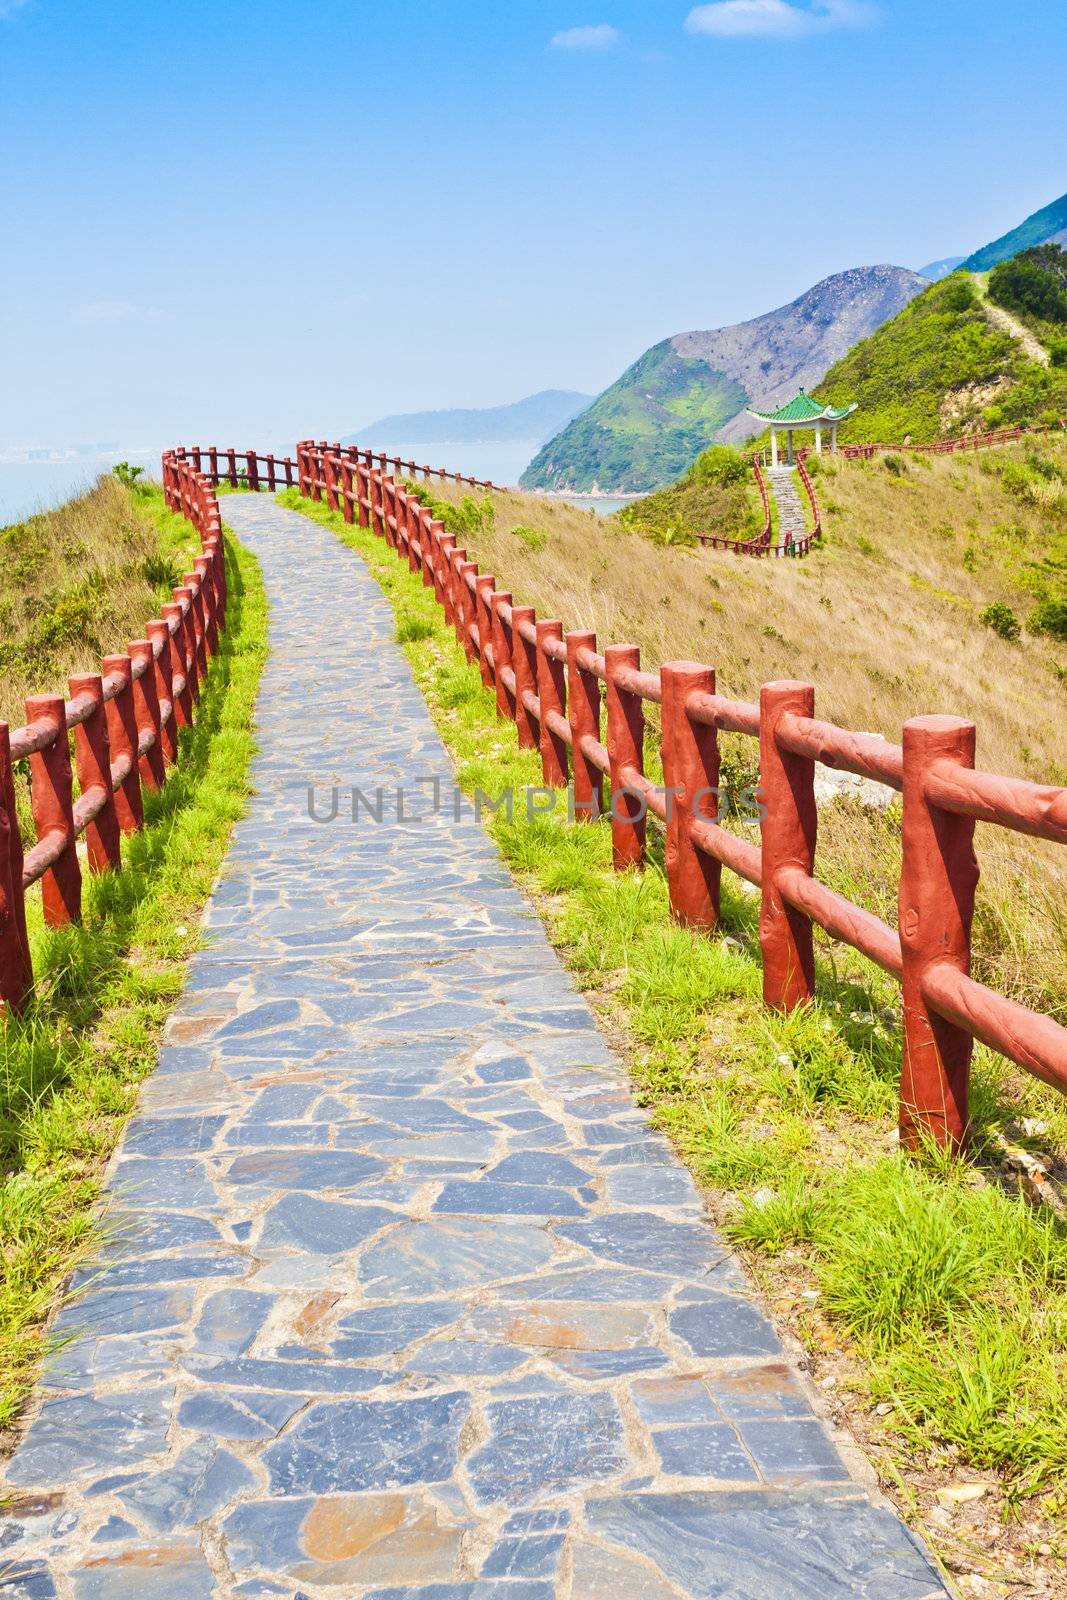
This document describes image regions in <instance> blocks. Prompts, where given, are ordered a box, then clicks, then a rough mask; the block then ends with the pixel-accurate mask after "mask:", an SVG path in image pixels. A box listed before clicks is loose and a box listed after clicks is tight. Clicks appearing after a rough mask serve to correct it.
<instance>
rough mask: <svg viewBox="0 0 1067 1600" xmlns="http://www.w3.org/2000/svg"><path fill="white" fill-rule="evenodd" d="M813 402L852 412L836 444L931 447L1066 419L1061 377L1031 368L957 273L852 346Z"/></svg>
mask: <svg viewBox="0 0 1067 1600" xmlns="http://www.w3.org/2000/svg"><path fill="white" fill-rule="evenodd" d="M815 393H816V395H817V397H818V399H820V400H825V401H828V402H831V403H833V404H836V405H845V404H851V403H852V402H853V401H855V402H857V404H858V406H859V409H858V410H857V411H856V412H855V414H854V415H853V416H852V417H850V418H849V420H848V421H847V422H846V423H845V424H843V426H842V428H841V430H840V437H841V439H842V441H843V442H848V441H849V440H877V441H879V442H881V443H884V444H900V443H902V442H903V441H904V440H905V439H910V440H911V441H912V442H913V443H914V444H930V443H932V442H933V441H934V440H936V439H939V438H943V437H948V436H949V435H952V434H958V433H961V432H963V431H965V430H967V429H968V428H974V427H978V428H980V427H1018V426H1022V425H1024V424H1028V423H1033V422H1042V421H1047V422H1053V421H1055V420H1056V418H1057V417H1058V416H1060V415H1062V414H1064V411H1065V409H1067V369H1065V368H1058V369H1055V368H1053V369H1049V368H1048V367H1047V366H1046V365H1045V364H1043V363H1042V362H1040V361H1038V360H1034V359H1033V358H1032V357H1031V356H1030V354H1029V353H1028V351H1027V349H1026V348H1025V346H1024V344H1023V343H1022V342H1021V341H1020V340H1018V339H1015V338H1013V337H1012V335H1011V334H1010V333H1009V332H1008V331H1006V329H1005V327H1003V326H998V325H997V323H996V322H995V320H994V319H993V318H992V317H991V316H989V315H988V314H987V311H986V308H985V307H984V305H983V302H982V296H981V293H980V289H979V286H978V285H977V284H976V282H975V280H974V279H972V277H971V276H970V275H969V274H966V273H963V272H962V271H960V272H956V273H954V274H953V275H952V276H951V277H949V278H946V279H944V280H943V281H942V282H941V283H936V284H934V285H932V286H931V287H930V288H928V289H927V290H925V292H924V293H923V294H921V295H919V296H918V298H916V299H915V300H913V301H912V302H911V304H910V305H909V306H907V307H906V308H905V309H904V310H903V311H901V312H900V313H899V315H898V316H896V317H894V318H893V320H892V321H890V322H887V323H885V324H884V325H883V326H882V327H880V328H878V329H877V330H876V331H875V332H874V333H872V334H871V335H870V337H869V338H867V339H864V340H862V341H861V342H860V343H859V344H857V345H856V346H855V348H854V349H852V350H850V351H849V352H848V354H847V355H846V356H845V357H844V358H843V359H842V360H841V361H839V362H838V363H837V365H836V366H835V367H833V368H832V369H831V370H830V371H829V372H828V373H827V374H826V377H825V379H824V380H823V382H822V383H820V384H819V385H818V388H817V389H816V391H815Z"/></svg>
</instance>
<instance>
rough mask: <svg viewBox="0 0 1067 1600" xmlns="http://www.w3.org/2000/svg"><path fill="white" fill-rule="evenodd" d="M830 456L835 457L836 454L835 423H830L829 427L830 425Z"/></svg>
mask: <svg viewBox="0 0 1067 1600" xmlns="http://www.w3.org/2000/svg"><path fill="white" fill-rule="evenodd" d="M830 454H831V455H834V456H836V454H837V423H836V422H834V423H831V425H830Z"/></svg>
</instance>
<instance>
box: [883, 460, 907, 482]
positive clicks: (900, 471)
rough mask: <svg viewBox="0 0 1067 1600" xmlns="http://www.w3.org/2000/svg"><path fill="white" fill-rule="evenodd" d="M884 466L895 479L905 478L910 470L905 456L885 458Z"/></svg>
mask: <svg viewBox="0 0 1067 1600" xmlns="http://www.w3.org/2000/svg"><path fill="white" fill-rule="evenodd" d="M883 464H884V466H885V470H886V471H887V472H889V473H891V474H892V476H893V477H894V478H903V476H904V474H905V473H906V472H907V470H908V464H907V462H906V461H905V460H904V457H903V456H884V457H883Z"/></svg>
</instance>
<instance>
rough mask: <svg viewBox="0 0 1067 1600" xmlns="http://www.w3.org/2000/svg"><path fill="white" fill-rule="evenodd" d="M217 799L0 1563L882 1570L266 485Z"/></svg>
mask: <svg viewBox="0 0 1067 1600" xmlns="http://www.w3.org/2000/svg"><path fill="white" fill-rule="evenodd" d="M226 514H227V520H228V521H229V522H230V523H231V524H232V525H233V526H234V527H236V528H237V529H238V530H239V532H240V534H241V536H242V537H243V538H245V539H247V541H248V543H249V545H250V546H251V547H252V548H253V549H254V550H255V551H256V552H257V554H258V555H259V556H260V558H261V559H262V561H263V564H264V568H265V572H266V578H267V583H268V588H269V591H270V596H271V600H272V605H273V620H272V638H273V647H274V653H273V657H272V660H271V663H270V665H269V668H268V671H267V674H266V679H265V682H264V685H263V691H262V696H261V700H260V708H259V727H260V734H261V740H262V753H261V755H260V757H259V758H258V762H257V767H256V778H257V783H258V794H257V798H256V800H255V802H254V804H253V806H252V809H251V812H250V814H249V816H248V817H247V819H246V820H245V821H244V822H243V823H242V824H241V825H240V827H239V828H238V829H237V832H236V835H235V838H234V841H233V846H232V849H231V852H230V859H229V872H228V875H227V876H226V878H225V879H224V881H223V882H222V883H221V885H220V887H219V889H218V891H217V893H216V895H215V897H214V900H213V902H212V905H211V908H210V913H209V918H208V921H209V926H210V930H211V933H212V935H213V939H212V942H211V945H210V948H208V949H205V950H204V951H203V952H202V953H201V954H199V955H198V956H197V957H196V958H195V960H194V962H193V967H192V972H191V974H190V978H189V983H188V987H187V990H186V993H185V997H184V999H183V1001H182V1002H181V1004H180V1006H179V1008H178V1010H177V1012H176V1014H175V1016H174V1018H173V1020H172V1023H171V1026H170V1028H169V1032H168V1040H167V1043H166V1045H165V1047H164V1049H163V1051H162V1053H161V1056H160V1062H159V1068H158V1071H157V1073H156V1074H155V1076H154V1077H153V1078H152V1079H151V1081H150V1082H149V1083H148V1084H147V1085H146V1087H145V1090H144V1099H143V1104H142V1109H141V1112H140V1115H139V1116H138V1117H137V1118H136V1119H135V1121H134V1122H133V1123H132V1125H131V1127H130V1129H129V1132H128V1135H127V1137H126V1140H125V1143H124V1146H123V1148H122V1151H121V1153H120V1155H119V1157H118V1159H117V1160H116V1162H115V1164H114V1168H113V1173H112V1179H111V1184H112V1189H113V1192H114V1196H115V1206H116V1211H117V1213H118V1215H119V1216H120V1217H121V1219H122V1221H123V1227H124V1234H123V1236H122V1237H121V1238H120V1239H118V1240H116V1242H115V1243H114V1244H113V1245H112V1246H111V1247H109V1249H108V1251H107V1258H106V1260H105V1261H104V1262H103V1263H102V1264H101V1265H102V1267H103V1268H106V1270H104V1271H102V1272H101V1273H100V1274H99V1275H95V1276H93V1277H91V1278H90V1279H89V1281H88V1282H87V1283H86V1285H85V1290H86V1292H85V1293H84V1294H83V1296H82V1298H81V1299H80V1300H79V1301H78V1302H77V1303H76V1304H74V1305H73V1306H71V1307H70V1308H69V1309H67V1310H66V1311H64V1313H63V1314H62V1317H61V1324H62V1327H63V1329H64V1330H65V1331H67V1332H69V1333H71V1334H77V1337H76V1338H75V1339H74V1340H73V1342H72V1343H71V1344H70V1345H69V1346H68V1347H67V1348H66V1349H65V1350H64V1351H63V1352H62V1353H61V1354H60V1356H59V1357H58V1358H57V1359H56V1360H55V1362H54V1364H53V1365H52V1367H51V1370H50V1371H49V1372H48V1374H47V1376H46V1379H45V1382H44V1385H43V1387H42V1393H41V1398H40V1404H39V1409H37V1411H36V1412H35V1414H34V1415H33V1416H32V1420H31V1422H30V1426H29V1429H28V1432H27V1434H26V1436H25V1439H24V1441H23V1443H22V1445H21V1447H20V1448H19V1450H18V1452H17V1454H16V1455H15V1457H14V1458H13V1460H12V1462H11V1463H10V1466H9V1470H8V1473H7V1483H8V1492H9V1493H11V1494H13V1495H14V1496H15V1498H14V1499H13V1501H12V1502H10V1503H9V1504H8V1506H7V1507H6V1509H5V1513H4V1515H3V1517H2V1520H0V1559H2V1560H3V1561H4V1562H6V1563H7V1565H6V1566H5V1567H4V1568H3V1571H4V1573H5V1574H6V1576H5V1577H3V1578H0V1594H2V1595H3V1597H4V1600H12V1597H33V1600H49V1597H53V1596H60V1597H63V1600H134V1597H136V1600H205V1597H208V1596H212V1597H214V1596H225V1597H232V1600H236V1597H238V1596H282V1597H285V1600H294V1597H308V1596H311V1597H316V1600H318V1597H326V1596H333V1597H335V1600H336V1597H338V1596H345V1597H360V1600H372V1597H373V1600H556V1597H557V1596H558V1597H561V1600H684V1597H689V1600H711V1597H713V1596H724V1597H730V1600H735V1597H739V1600H800V1597H803V1600H837V1597H841V1596H862V1597H865V1600H923V1597H930V1596H943V1594H944V1591H943V1589H942V1588H941V1586H940V1584H939V1581H938V1579H937V1578H936V1576H935V1574H934V1572H933V1570H932V1568H931V1566H930V1564H929V1562H928V1560H927V1558H926V1557H925V1556H924V1554H923V1553H922V1552H921V1551H920V1550H919V1548H918V1547H917V1546H916V1544H915V1543H914V1542H913V1541H912V1539H911V1538H910V1536H909V1535H908V1534H907V1533H906V1531H905V1530H904V1528H903V1527H902V1526H901V1524H900V1523H899V1521H898V1520H897V1518H896V1517H895V1516H894V1515H893V1514H892V1513H891V1511H889V1510H888V1509H886V1508H885V1507H884V1506H881V1505H875V1504H872V1503H871V1501H870V1500H869V1498H868V1496H867V1494H866V1492H865V1491H864V1490H863V1489H861V1488H860V1487H859V1486H858V1485H857V1484H856V1483H854V1482H853V1481H852V1480H851V1479H850V1478H849V1475H848V1473H847V1471H846V1469H845V1467H844V1465H843V1464H842V1461H841V1459H840V1458H839V1456H838V1454H837V1452H836V1450H835V1448H834V1446H833V1444H832V1443H831V1441H830V1439H829V1437H828V1435H827V1433H826V1432H825V1431H824V1429H823V1427H822V1425H821V1424H820V1422H819V1421H818V1420H817V1419H816V1417H815V1416H814V1414H813V1412H812V1411H811V1409H810V1407H809V1403H808V1400H807V1398H806V1396H805V1393H804V1391H803V1389H802V1388H801V1386H800V1384H799V1382H798V1381H797V1378H796V1376H795V1374H794V1373H793V1371H792V1370H791V1368H790V1365H789V1362H788V1361H787V1359H786V1358H785V1356H784V1355H783V1352H782V1350H781V1348H780V1346H779V1344H778V1341H777V1339H776V1338H775V1335H774V1333H773V1331H772V1329H771V1328H770V1326H769V1325H768V1324H767V1322H766V1321H765V1320H764V1318H763V1317H762V1315H761V1314H760V1312H759V1310H758V1309H757V1308H756V1306H755V1305H754V1304H753V1302H752V1301H751V1300H750V1299H749V1298H748V1297H747V1295H746V1291H745V1286H744V1283H743V1280H742V1277H741V1275H740V1273H739V1271H738V1268H737V1266H736V1265H735V1263H734V1262H733V1260H732V1259H731V1257H730V1254H729V1252H728V1251H727V1249H726V1248H725V1247H724V1245H723V1243H722V1241H721V1240H720V1239H719V1238H717V1237H716V1235H715V1233H714V1232H713V1231H712V1229H711V1227H710V1226H709V1225H708V1224H707V1223H706V1222H705V1221H704V1220H703V1218H702V1213H701V1205H700V1201H699V1199H698V1196H697V1194H696V1193H695V1191H694V1189H693V1186H692V1184H691V1182H690V1180H689V1177H688V1175H687V1174H686V1172H685V1171H684V1170H683V1169H682V1168H681V1167H680V1166H679V1165H678V1164H677V1163H676V1162H675V1161H674V1159H673V1158H672V1155H671V1151H670V1149H669V1147H668V1145H667V1143H666V1142H665V1141H664V1140H663V1139H662V1138H660V1137H659V1136H658V1135H656V1134H654V1133H653V1132H651V1131H650V1130H649V1128H648V1127H647V1125H646V1122H645V1118H644V1117H643V1115H642V1114H641V1113H640V1112H639V1111H637V1110H635V1109H634V1106H633V1103H632V1101H631V1098H630V1095H629V1092H628V1089H627V1083H626V1079H625V1077H624V1076H623V1074H622V1072H621V1070H620V1068H619V1067H618V1066H617V1064H616V1062H615V1061H614V1060H613V1058H612V1055H611V1053H610V1051H609V1050H608V1049H607V1048H606V1047H605V1045H604V1043H603V1041H602V1039H601V1038H600V1036H599V1035H598V1033H597V1030H596V1027H595V1026H594V1023H593V1019H592V1016H591V1014H590V1012H589V1010H588V1008H587V1007H586V1005H585V1004H584V1002H583V1001H582V1000H581V998H580V997H579V996H577V995H576V994H575V992H574V990H573V989H572V987H571V985H570V983H569V982H568V979H567V977H566V975H565V973H564V972H563V970H562V969H561V967H560V965H559V963H558V962H557V960H556V958H555V956H554V954H553V952H552V950H551V949H550V947H549V945H548V944H547V942H546V940H545V937H544V935H543V932H542V930H541V927H540V924H539V922H538V921H537V920H536V918H535V917H533V916H532V915H531V913H530V912H529V911H528V910H527V908H526V906H525V904H524V902H523V901H522V899H521V897H520V896H519V894H518V893H517V892H516V890H515V888H514V887H513V886H512V883H511V881H510V879H509V877H508V874H507V872H506V871H505V870H504V868H503V867H502V865H501V864H500V862H499V860H498V858H497V856H496V855H495V853H494V851H493V849H492V847H491V845H490V844H489V842H488V840H487V839H486V837H485V835H484V834H483V833H482V831H481V830H480V829H479V828H478V827H477V826H476V825H475V823H474V822H473V821H472V820H470V819H467V820H464V821H461V822H460V823H458V824H457V823H456V822H454V821H452V820H451V819H450V818H449V819H448V820H443V819H437V820H436V821H423V822H418V823H413V824H412V823H408V824H404V825H400V824H398V823H397V821H396V818H395V816H394V817H393V820H392V823H391V825H390V824H389V822H388V819H387V821H386V823H385V824H384V825H382V826H373V825H370V824H368V823H367V821H366V820H365V819H364V820H363V821H362V822H361V823H360V824H359V825H358V826H354V825H353V824H352V822H351V821H350V820H348V821H345V820H343V818H342V819H340V820H338V821H337V822H336V823H335V824H333V825H332V826H326V825H324V824H318V823H315V822H312V821H311V820H310V819H309V818H308V816H307V814H306V790H305V785H306V783H307V782H308V780H309V779H313V780H315V781H317V782H318V783H320V784H324V783H325V784H330V783H333V782H334V781H337V782H339V783H343V784H351V783H353V782H355V783H357V784H359V785H360V786H362V787H363V788H364V789H365V790H367V791H371V790H373V789H374V788H376V787H377V785H378V784H379V783H384V784H396V783H403V784H407V785H409V786H411V787H412V788H414V787H416V785H415V780H416V779H417V778H419V777H421V776H423V775H426V774H431V773H437V774H440V775H442V776H443V777H446V778H447V777H448V775H449V771H450V769H449V766H448V761H447V758H446V756H445V753H444V751H443V749H442V746H441V744H440V742H439V740H438V738H437V736H436V734H435V732H434V729H433V727H432V724H431V722H430V719H429V717H428V715H427V712H426V710H425V707H424V705H423V702H422V700H421V698H420V696H419V694H418V693H417V691H416V689H415V687H414V685H413V682H412V680H411V677H410V674H409V672H408V668H407V666H406V664H405V662H404V660H403V658H402V656H401V655H400V653H399V651H398V650H397V649H396V647H395V646H394V645H393V643H392V642H391V639H392V618H391V615H390V613H389V611H388V609H387V607H386V604H385V603H384V601H383V600H382V599H381V597H380V594H379V591H378V589H377V587H376V585H375V584H374V582H373V580H372V579H371V578H370V577H369V576H367V574H366V573H365V571H364V570H363V568H362V566H361V564H360V563H359V561H358V560H357V558H356V557H355V556H354V555H352V554H351V553H350V552H347V551H345V550H344V549H343V548H342V547H341V546H340V545H338V544H337V543H336V542H335V541H334V540H333V538H332V536H331V535H329V534H328V533H327V532H325V531H324V530H321V529H319V528H317V527H316V526H315V525H314V524H312V523H309V522H308V521H307V520H306V519H304V518H302V517H299V516H297V515H295V514H293V513H290V512H286V511H283V510H281V509H279V508H277V507H275V506H273V505H272V504H271V503H270V502H266V501H259V500H255V499H253V498H252V497H248V498H240V499H238V498H237V497H234V498H233V499H230V500H228V501H227V502H226Z"/></svg>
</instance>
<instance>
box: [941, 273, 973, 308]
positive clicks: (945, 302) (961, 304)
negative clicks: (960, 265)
mask: <svg viewBox="0 0 1067 1600" xmlns="http://www.w3.org/2000/svg"><path fill="white" fill-rule="evenodd" d="M939 301H940V306H939V309H940V310H942V311H973V310H974V308H975V306H976V305H977V303H978V297H977V296H976V294H975V292H974V285H973V284H972V282H971V280H970V278H969V277H968V276H967V275H966V274H965V273H963V272H958V273H953V275H952V277H951V278H949V280H948V282H947V283H946V284H945V286H944V288H943V289H942V291H941V294H940V296H939Z"/></svg>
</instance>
